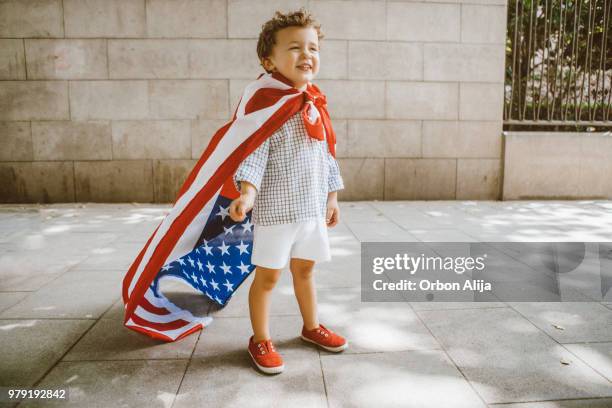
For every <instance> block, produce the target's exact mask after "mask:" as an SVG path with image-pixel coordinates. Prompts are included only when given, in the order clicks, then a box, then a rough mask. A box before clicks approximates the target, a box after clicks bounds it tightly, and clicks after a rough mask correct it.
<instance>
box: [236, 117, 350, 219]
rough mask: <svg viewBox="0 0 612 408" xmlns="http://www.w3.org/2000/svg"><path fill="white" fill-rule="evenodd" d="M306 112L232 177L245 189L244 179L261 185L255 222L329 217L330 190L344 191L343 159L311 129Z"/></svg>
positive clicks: (280, 132) (279, 131)
mask: <svg viewBox="0 0 612 408" xmlns="http://www.w3.org/2000/svg"><path fill="white" fill-rule="evenodd" d="M301 114H302V113H301V111H298V112H297V113H296V114H295V115H293V116H292V117H290V118H289V119H288V120H287V122H285V123H284V124H283V126H281V127H280V128H279V129H278V130H277V131H276V132H275V133H274V134H273V135H271V136H270V137H269V138H268V139H266V141H265V142H263V143H262V144H261V145H259V147H258V148H257V149H255V150H254V151H253V152H252V153H251V154H250V155H249V156H247V157H246V159H244V161H243V162H242V163H241V164H240V166H239V167H238V169H237V170H236V173H235V174H234V176H233V180H234V185H235V186H236V189H238V191H240V181H241V180H245V181H248V182H249V183H251V184H253V185H254V186H255V187H256V188H257V195H256V197H255V203H254V206H253V212H252V214H251V221H252V222H253V224H257V225H274V224H287V223H293V222H298V221H304V220H307V219H310V218H315V217H323V218H324V217H325V213H326V210H327V194H328V193H329V192H332V191H337V190H342V189H343V188H344V183H343V181H342V177H341V176H340V168H339V166H338V162H337V161H336V159H335V158H334V157H333V156H332V154H331V152H330V151H329V146H328V144H327V140H316V139H313V138H312V137H310V136H309V135H308V133H306V128H305V126H304V122H303V119H302V116H301Z"/></svg>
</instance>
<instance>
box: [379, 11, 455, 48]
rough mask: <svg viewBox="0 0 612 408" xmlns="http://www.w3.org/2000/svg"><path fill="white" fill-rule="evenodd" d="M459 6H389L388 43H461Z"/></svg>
mask: <svg viewBox="0 0 612 408" xmlns="http://www.w3.org/2000/svg"><path fill="white" fill-rule="evenodd" d="M460 21H461V12H460V6H459V5H457V4H444V3H431V4H427V3H421V2H419V3H411V2H403V3H396V2H390V3H387V40H396V41H422V42H437V41H442V42H459V38H460V32H461V31H460Z"/></svg>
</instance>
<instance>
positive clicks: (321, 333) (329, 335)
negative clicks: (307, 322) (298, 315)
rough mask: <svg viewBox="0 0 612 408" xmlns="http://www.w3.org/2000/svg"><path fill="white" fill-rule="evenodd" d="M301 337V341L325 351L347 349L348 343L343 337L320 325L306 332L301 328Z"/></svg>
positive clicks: (304, 328)
mask: <svg viewBox="0 0 612 408" xmlns="http://www.w3.org/2000/svg"><path fill="white" fill-rule="evenodd" d="M301 337H302V339H303V340H306V341H308V342H310V343H314V344H316V345H317V346H320V347H323V348H324V349H325V350H327V351H333V352H338V351H342V350H344V349H345V348H347V347H348V341H347V340H346V339H345V338H344V337H342V336H340V335H338V334H336V333H334V332H333V331H331V330H329V329H328V328H327V327H325V326H323V325H322V324H320V323H319V327H317V328H315V329H312V330H306V327H304V326H302V336H301Z"/></svg>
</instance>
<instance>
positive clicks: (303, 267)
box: [289, 258, 315, 279]
mask: <svg viewBox="0 0 612 408" xmlns="http://www.w3.org/2000/svg"><path fill="white" fill-rule="evenodd" d="M314 264H315V263H314V261H311V260H307V259H299V258H291V262H290V263H289V268H290V269H291V274H292V275H293V278H294V279H295V278H297V279H310V278H311V277H312V271H313V268H314Z"/></svg>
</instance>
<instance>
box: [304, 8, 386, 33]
mask: <svg viewBox="0 0 612 408" xmlns="http://www.w3.org/2000/svg"><path fill="white" fill-rule="evenodd" d="M308 6H309V8H310V10H309V11H310V12H311V13H313V14H314V16H316V18H317V20H318V21H319V22H320V23H321V29H322V30H323V32H324V33H325V37H326V38H328V39H342V40H384V39H385V33H386V30H385V27H386V25H387V24H386V18H385V2H382V1H342V0H322V1H320V0H311V1H309V4H308ZM340 16H341V17H340ZM339 18H341V20H339ZM364 21H367V24H364Z"/></svg>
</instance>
